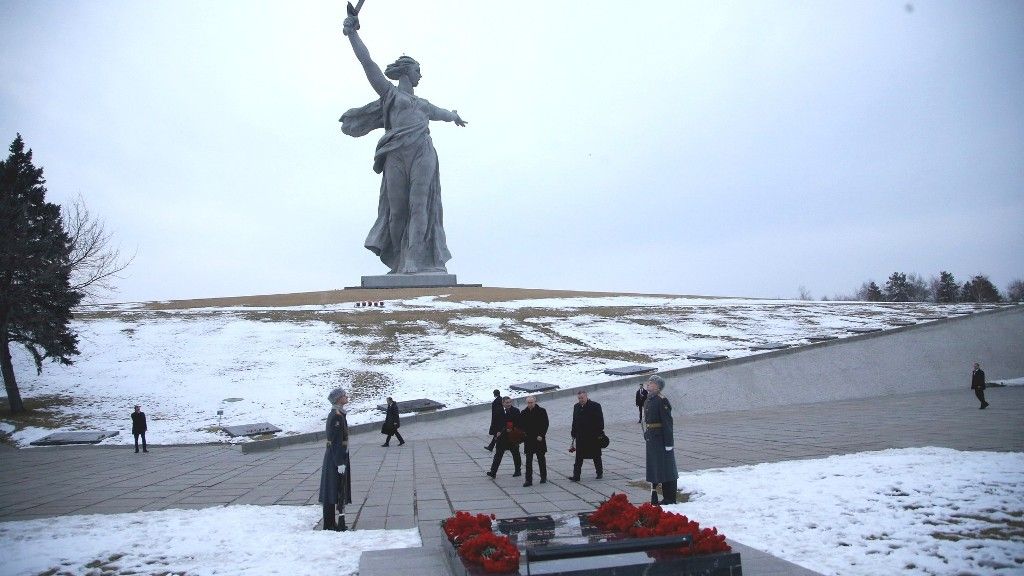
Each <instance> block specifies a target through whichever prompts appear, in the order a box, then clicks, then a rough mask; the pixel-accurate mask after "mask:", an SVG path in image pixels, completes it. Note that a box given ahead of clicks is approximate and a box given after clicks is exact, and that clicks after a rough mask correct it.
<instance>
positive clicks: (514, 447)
mask: <svg viewBox="0 0 1024 576" xmlns="http://www.w3.org/2000/svg"><path fill="white" fill-rule="evenodd" d="M501 406H502V412H501V414H502V416H501V417H502V425H501V430H499V431H498V432H497V434H496V435H495V437H496V438H497V448H498V449H497V450H496V451H495V452H494V460H493V461H491V469H490V470H488V471H487V475H488V476H490V477H491V478H494V477H495V476H497V475H498V466H500V465H501V458H502V456H504V455H505V451H506V450H508V451H509V452H511V453H512V463H513V464H515V466H516V471H515V474H513V475H512V477H513V478H514V477H516V476H522V475H523V474H522V467H523V457H522V456H520V455H519V440H518V439H516V438H515V436H516V435H517V434H520V432H519V431H518V430H517V429H516V427H515V426H516V422H517V421H518V420H519V409H518V408H516V407H515V406H513V405H512V399H511V398H509V397H508V396H505V397H504V398H502V399H501Z"/></svg>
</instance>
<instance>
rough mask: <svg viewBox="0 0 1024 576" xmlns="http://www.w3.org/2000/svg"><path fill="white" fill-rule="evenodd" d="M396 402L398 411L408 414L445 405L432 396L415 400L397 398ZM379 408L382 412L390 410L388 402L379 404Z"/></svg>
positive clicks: (436, 408) (437, 408)
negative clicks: (431, 397)
mask: <svg viewBox="0 0 1024 576" xmlns="http://www.w3.org/2000/svg"><path fill="white" fill-rule="evenodd" d="M395 404H398V413H399V414H406V413H409V412H429V411H431V410H440V409H441V408H444V407H445V405H444V404H442V403H440V402H438V401H436V400H431V399H430V398H416V399H414V400H397V401H395ZM377 410H380V411H381V412H387V411H388V405H387V404H377Z"/></svg>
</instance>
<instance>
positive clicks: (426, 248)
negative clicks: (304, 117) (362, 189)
mask: <svg viewBox="0 0 1024 576" xmlns="http://www.w3.org/2000/svg"><path fill="white" fill-rule="evenodd" d="M359 5H360V7H361V5H362V1H360V2H359ZM358 12H359V8H353V7H352V5H351V4H349V6H348V14H349V16H348V18H346V19H345V24H344V33H345V35H346V36H348V39H349V42H351V44H352V51H353V52H355V55H356V58H358V59H359V63H360V64H362V65H363V71H364V72H366V78H367V79H368V80H369V81H370V86H372V87H373V89H374V90H375V91H376V92H377V94H378V95H379V96H380V99H379V100H376V101H374V102H371V103H369V104H367V105H366V106H363V107H362V108H353V109H352V110H349V111H348V112H346V113H345V114H344V115H342V117H341V131H342V132H344V133H345V134H348V135H349V136H356V137H358V136H363V135H365V134H368V133H369V132H370V131H372V130H375V129H377V128H383V129H384V136H383V137H381V139H380V141H379V142H378V143H377V151H376V154H375V155H374V162H373V171H374V172H376V173H378V174H381V173H383V176H382V178H381V186H380V201H379V204H378V207H377V221H376V222H374V224H373V228H371V229H370V233H369V234H368V235H367V237H366V242H365V246H366V248H368V249H370V250H371V251H373V253H374V254H376V255H377V256H379V257H380V259H381V262H383V263H384V264H386V265H387V266H388V268H390V269H391V270H390V272H389V274H420V275H425V274H447V270H446V268H445V262H447V261H448V260H450V259H451V257H452V256H451V253H450V252H448V246H447V243H446V242H445V236H444V225H443V218H442V210H441V180H440V177H439V174H438V162H437V152H436V151H435V150H434V144H433V142H432V141H431V139H430V129H429V128H428V124H429V121H430V120H443V121H445V122H455V124H456V125H457V126H465V125H466V121H465V120H463V119H462V118H461V117H459V113H458V112H457V111H455V110H451V111H449V110H445V109H443V108H438V107H437V106H434V105H433V104H431V103H430V102H427V101H426V100H424V99H422V98H418V97H417V96H415V94H414V93H413V89H414V88H415V87H416V86H417V85H419V82H420V78H421V77H422V75H421V74H420V65H419V63H418V62H416V61H415V60H413V59H412V58H410V57H408V56H402V57H401V58H399V59H398V60H396V61H395V62H394V63H393V64H390V65H388V67H387V69H386V70H384V71H383V72H381V69H380V67H379V66H377V64H375V63H374V62H373V60H372V59H371V58H370V53H369V51H368V50H367V49H366V45H365V44H363V41H362V39H360V38H359V34H358V32H357V30H359V16H358ZM388 78H390V79H392V80H396V81H398V85H397V86H395V85H394V84H392V83H391V82H389V81H388ZM366 278H367V277H364V285H365V279H366Z"/></svg>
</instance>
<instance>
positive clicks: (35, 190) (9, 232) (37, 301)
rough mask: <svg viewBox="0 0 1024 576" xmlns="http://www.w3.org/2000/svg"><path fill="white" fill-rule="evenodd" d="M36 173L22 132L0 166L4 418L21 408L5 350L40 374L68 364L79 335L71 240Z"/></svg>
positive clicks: (40, 173)
mask: <svg viewBox="0 0 1024 576" xmlns="http://www.w3.org/2000/svg"><path fill="white" fill-rule="evenodd" d="M45 182H46V181H45V180H44V179H43V170H42V168H36V167H35V166H34V165H33V164H32V151H31V150H28V151H26V150H25V143H24V141H22V138H21V134H18V136H17V137H16V138H15V139H14V142H13V143H11V146H10V155H9V156H8V157H7V159H6V160H3V161H0V370H2V372H3V379H4V386H5V387H6V388H7V399H8V402H9V405H10V409H11V413H15V412H21V411H23V410H24V409H25V406H24V404H23V403H22V400H21V393H20V392H19V391H18V384H17V381H16V380H15V377H14V366H13V364H12V361H11V352H10V345H11V344H12V343H14V344H21V345H23V346H25V348H27V349H28V351H29V352H30V353H31V354H32V358H33V359H34V360H35V364H36V371H37V372H40V373H41V372H42V370H43V360H46V359H47V358H49V359H51V360H53V361H54V362H60V363H61V364H71V363H72V361H71V357H72V356H75V355H77V354H78V337H77V336H76V335H75V333H74V332H72V331H71V329H70V326H69V324H70V321H71V309H72V308H74V307H75V306H77V305H78V304H79V302H81V300H82V294H81V293H80V292H78V291H76V290H73V289H72V288H71V284H70V275H71V263H70V255H71V251H72V248H73V243H72V240H71V238H70V237H69V236H68V234H67V233H66V232H65V230H64V227H63V221H62V220H61V215H60V208H59V207H58V206H57V205H56V204H50V203H49V202H47V201H46V187H45V186H44V184H45Z"/></svg>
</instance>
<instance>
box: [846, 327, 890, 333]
mask: <svg viewBox="0 0 1024 576" xmlns="http://www.w3.org/2000/svg"><path fill="white" fill-rule="evenodd" d="M847 330H849V331H850V332H853V333H854V334H871V333H872V332H881V331H882V329H881V328H875V327H871V326H857V327H855V328H847Z"/></svg>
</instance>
